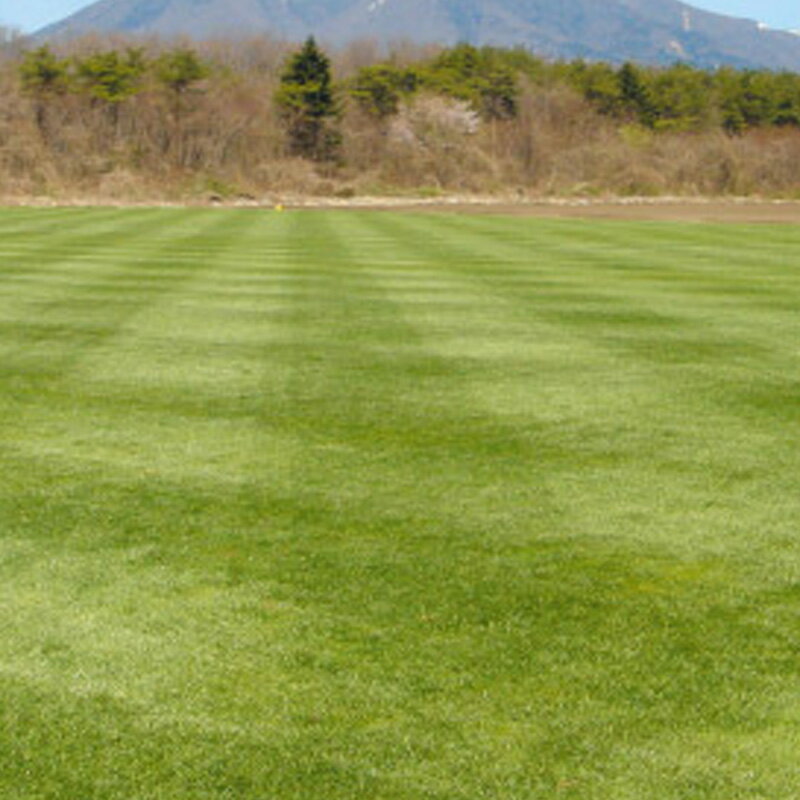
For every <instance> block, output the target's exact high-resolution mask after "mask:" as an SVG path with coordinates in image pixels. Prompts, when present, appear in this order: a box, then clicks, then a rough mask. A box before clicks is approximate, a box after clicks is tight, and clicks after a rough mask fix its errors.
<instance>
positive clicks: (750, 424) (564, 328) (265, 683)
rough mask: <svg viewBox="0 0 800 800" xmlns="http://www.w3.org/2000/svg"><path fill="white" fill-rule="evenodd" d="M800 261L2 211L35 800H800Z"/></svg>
mask: <svg viewBox="0 0 800 800" xmlns="http://www.w3.org/2000/svg"><path fill="white" fill-rule="evenodd" d="M799 311H800V227H792V226H785V227H778V226H774V227H772V226H761V227H758V226H749V227H748V226H722V225H688V224H676V223H635V224H634V223H626V222H611V221H609V222H585V221H574V220H573V221H542V220H538V221H537V220H530V219H519V218H514V219H512V218H504V217H490V216H486V217H465V216H456V215H423V214H400V213H397V214H395V213H391V214H390V213H381V212H327V213H325V212H289V213H285V214H278V213H274V212H269V211H252V210H231V211H225V210H197V209H195V210H124V211H123V210H113V209H98V210H47V211H42V210H31V209H17V210H5V211H2V212H0V470H2V473H1V474H2V481H1V482H0V797H2V798H3V799H4V800H15V799H17V798H26V799H27V798H37V800H38V799H40V798H48V799H50V798H65V799H66V800H90V799H93V798H96V799H97V800H110V799H112V798H113V799H114V800H116V799H117V798H119V800H140V799H143V798H148V799H149V798H152V799H155V798H158V799H159V800H161V799H166V798H169V799H172V798H176V799H182V798H247V799H248V800H249V799H250V798H253V799H258V800H261V799H262V798H263V799H264V800H272V799H273V798H274V799H275V800H344V799H345V798H347V799H353V798H357V799H358V800H362V799H363V800H412V799H413V800H420V799H422V798H430V799H431V800H451V799H452V800H477V799H478V798H491V800H509V799H510V798H515V799H516V798H526V799H527V798H561V797H564V798H581V799H582V800H583V799H584V798H592V799H596V800H649V799H650V798H655V799H656V800H662V799H664V800H667V799H672V798H686V799H687V800H696V799H698V798H719V800H735V799H736V798H748V800H752V798H764V800H779V799H780V798H787V799H789V798H791V799H793V800H795V799H796V798H797V797H798V796H800V758H798V753H800V615H799V613H798V609H800V546H799V545H800V542H799V541H798V534H799V531H798V523H799V522H800V314H799V313H798V312H799Z"/></svg>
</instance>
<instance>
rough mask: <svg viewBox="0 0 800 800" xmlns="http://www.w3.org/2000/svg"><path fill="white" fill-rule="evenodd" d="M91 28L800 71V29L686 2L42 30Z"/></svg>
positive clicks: (144, 8)
mask: <svg viewBox="0 0 800 800" xmlns="http://www.w3.org/2000/svg"><path fill="white" fill-rule="evenodd" d="M91 31H98V32H114V33H128V34H157V35H163V36H177V35H183V36H189V37H193V38H198V39H204V38H210V37H213V36H220V35H228V36H239V35H243V34H248V35H252V34H254V33H268V34H271V35H273V36H276V37H278V38H282V39H288V40H299V39H302V38H304V37H305V36H307V35H310V34H313V35H315V36H317V38H318V39H320V40H321V41H323V42H326V43H328V44H332V45H344V44H346V43H347V42H349V41H352V40H355V39H364V38H368V39H374V40H376V41H379V42H391V41H397V40H402V39H408V40H411V41H415V42H419V43H432V42H435V43H439V44H443V45H451V44H455V43H456V42H459V41H465V42H470V43H472V44H476V45H487V44H488V45H497V46H505V47H511V46H523V47H526V48H528V49H530V50H532V51H534V52H536V53H537V54H539V55H542V56H545V57H550V58H587V59H592V60H606V61H612V62H620V61H625V60H633V61H639V62H642V63H651V64H659V63H664V64H666V63H670V62H674V61H685V62H687V63H691V64H694V65H696V66H701V67H717V66H721V65H731V66H735V67H743V68H746V67H766V68H770V69H785V70H791V71H800V36H797V35H796V34H794V33H791V32H789V31H775V30H771V29H766V28H765V27H764V26H761V25H760V24H759V23H757V22H756V21H754V20H746V19H739V18H735V17H727V16H724V15H720V14H715V13H712V12H708V11H702V10H700V9H698V8H695V7H693V6H691V5H688V4H686V3H683V2H680V0H607V2H605V3H603V4H602V6H601V5H600V4H598V3H597V0H558V1H557V2H556V1H555V0H99V1H98V2H95V3H92V4H91V5H89V6H87V7H86V8H84V9H82V10H80V11H78V12H76V13H75V14H72V15H70V16H68V17H67V18H65V19H64V20H62V21H61V22H58V23H55V24H54V25H50V26H48V27H46V28H44V29H42V30H41V31H39V32H38V33H37V34H36V37H37V38H39V39H47V38H52V37H63V36H74V35H80V34H84V33H88V32H91Z"/></svg>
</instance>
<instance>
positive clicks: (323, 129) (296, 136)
mask: <svg viewBox="0 0 800 800" xmlns="http://www.w3.org/2000/svg"><path fill="white" fill-rule="evenodd" d="M276 102H277V105H278V108H279V110H280V113H281V116H282V118H283V120H284V123H285V125H286V132H287V136H288V139H289V149H290V151H291V152H292V153H293V154H294V155H298V156H302V157H303V158H311V159H313V160H315V161H329V160H332V159H333V158H335V156H336V152H337V150H338V146H339V142H340V138H339V135H338V133H337V132H336V131H335V130H334V128H333V127H332V124H331V123H332V121H333V120H334V119H335V118H336V117H337V116H338V109H337V106H336V98H335V97H334V92H333V82H332V79H331V69H330V61H329V60H328V58H327V56H326V55H325V54H324V53H323V52H322V51H321V50H320V49H319V48H318V47H317V43H316V42H315V41H314V38H313V37H309V38H308V39H307V40H306V43H305V44H304V45H303V47H302V49H301V50H300V51H298V52H297V53H295V54H294V55H293V56H292V57H291V58H290V59H289V62H288V64H287V65H286V69H285V70H284V72H283V74H282V75H281V86H280V88H279V90H278V92H277V96H276Z"/></svg>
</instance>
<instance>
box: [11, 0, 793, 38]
mask: <svg viewBox="0 0 800 800" xmlns="http://www.w3.org/2000/svg"><path fill="white" fill-rule="evenodd" d="M598 2H602V0H598ZM87 5H90V3H89V0H0V25H10V26H12V27H15V28H21V29H22V30H25V31H32V30H36V28H39V27H41V26H42V25H46V24H47V23H48V22H55V21H56V20H58V19H61V18H62V17H65V16H66V15H67V14H70V13H71V12H73V11H77V10H78V9H79V8H82V7H83V6H87ZM691 5H695V6H698V7H699V8H706V9H708V10H709V11H718V12H720V13H722V14H733V15H735V16H741V17H752V18H753V19H759V20H761V21H762V22H766V23H767V24H769V25H772V26H774V27H776V28H800V2H798V0H694V1H693V2H692V3H691Z"/></svg>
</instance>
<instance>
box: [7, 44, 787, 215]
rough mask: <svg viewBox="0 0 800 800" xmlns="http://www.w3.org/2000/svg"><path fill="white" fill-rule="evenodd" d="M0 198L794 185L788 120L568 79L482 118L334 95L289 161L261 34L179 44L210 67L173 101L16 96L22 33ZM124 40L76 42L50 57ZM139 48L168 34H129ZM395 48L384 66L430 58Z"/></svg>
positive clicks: (753, 189) (697, 190)
mask: <svg viewBox="0 0 800 800" xmlns="http://www.w3.org/2000/svg"><path fill="white" fill-rule="evenodd" d="M0 41H2V44H0V196H3V197H5V198H7V199H11V198H15V197H16V198H21V197H36V196H40V197H54V198H59V199H66V198H71V197H89V198H95V199H97V200H120V201H125V200H128V201H145V200H156V199H162V200H181V199H184V200H185V199H192V198H196V199H209V198H219V199H223V200H227V199H236V198H255V199H259V200H261V199H265V198H269V197H277V196H281V195H285V194H294V195H310V196H323V195H334V196H340V197H347V196H351V195H362V194H375V195H389V194H400V195H403V194H408V195H412V194H423V195H436V194H439V193H481V194H491V193H498V194H506V195H508V194H514V195H517V196H520V197H532V196H557V197H569V196H581V197H582V196H589V197H591V196H603V195H648V196H650V195H652V196H657V195H660V194H670V195H677V194H680V195H689V196H699V195H764V196H777V197H795V196H797V195H798V193H800V131H798V129H797V128H794V127H791V128H774V129H770V130H754V131H749V132H746V133H743V134H740V135H733V136H732V135H729V134H727V133H725V132H723V131H722V130H720V129H707V130H702V131H695V132H666V131H661V132H653V131H650V130H646V129H644V128H642V127H640V126H636V125H624V124H620V122H619V120H615V119H612V118H610V117H608V116H603V115H602V114H600V113H599V112H598V111H597V110H596V109H595V108H594V107H593V106H592V105H591V104H590V103H589V102H588V101H587V100H585V99H584V98H583V97H582V96H581V95H580V94H578V93H577V92H575V91H574V90H572V89H570V88H569V87H568V86H566V85H549V86H547V85H544V86H543V85H541V84H534V83H528V84H525V83H523V85H521V87H520V94H519V98H518V113H517V115H516V118H514V119H510V120H494V121H485V120H482V119H481V118H480V117H479V116H478V115H477V114H476V113H475V112H473V111H472V110H471V109H470V107H469V106H468V105H467V104H466V103H465V102H463V101H459V100H454V99H450V98H445V97H442V96H437V95H433V94H430V93H428V94H426V93H421V94H419V95H416V96H415V97H414V98H413V99H412V100H409V101H407V102H406V104H405V105H404V106H403V107H402V108H401V110H400V112H399V113H398V114H397V115H395V116H393V117H391V118H389V119H377V118H376V117H374V116H371V115H369V114H367V113H365V112H364V111H363V110H362V109H360V108H359V107H358V106H357V105H356V104H355V103H352V102H348V101H347V99H346V97H345V96H344V93H342V100H341V106H342V113H341V119H340V121H339V127H340V129H341V132H342V141H343V146H342V152H341V158H340V159H339V160H338V161H337V162H336V163H328V164H316V163H311V162H309V161H306V160H303V159H298V158H293V157H290V156H289V154H288V149H287V146H286V142H285V137H284V132H283V130H282V128H281V124H280V119H279V118H278V116H277V115H276V112H275V108H274V103H273V94H274V92H275V90H276V88H277V86H278V83H279V76H280V72H281V68H282V65H283V63H284V62H285V59H286V56H287V54H288V53H289V52H290V51H291V49H292V47H291V46H290V45H287V44H286V43H283V42H278V41H274V40H271V39H268V38H258V39H253V40H250V41H245V42H231V41H216V42H214V41H212V42H205V43H199V44H193V45H192V46H194V47H196V49H197V51H198V53H199V54H200V56H201V57H202V58H203V59H205V60H206V61H207V62H208V63H210V64H212V65H213V69H212V71H211V74H210V76H209V77H208V78H206V79H205V80H204V81H202V83H200V84H198V86H197V87H196V88H195V89H194V90H193V91H192V92H190V93H189V94H188V95H187V97H186V98H184V100H183V102H182V103H181V107H180V109H179V111H177V110H176V108H175V105H174V102H173V98H171V97H170V96H169V94H168V93H167V92H165V90H164V88H163V87H160V86H158V85H157V84H156V83H155V82H154V81H152V79H149V81H150V82H149V83H147V84H146V85H145V86H144V88H143V90H142V91H140V92H139V93H137V94H135V95H134V96H132V97H130V98H128V99H127V100H125V102H122V103H119V104H117V105H116V106H115V107H114V109H112V111H113V113H111V112H110V110H109V108H108V106H107V105H104V104H102V103H97V102H95V101H93V100H92V99H91V98H88V97H86V96H84V95H81V94H80V93H75V92H69V91H67V92H63V93H59V94H56V95H53V96H51V97H48V98H47V102H46V103H44V104H42V103H41V101H40V100H37V99H36V98H35V97H32V96H30V95H27V94H26V93H24V92H23V90H22V88H21V85H20V80H19V58H20V49H21V42H20V41H18V40H14V39H13V38H10V37H7V36H0ZM130 44H131V43H130V41H127V40H120V41H115V40H111V39H103V40H99V39H93V38H92V39H83V40H80V41H77V42H72V43H70V44H68V45H66V44H64V45H62V46H61V49H60V50H59V54H60V55H62V56H69V55H73V54H80V53H87V52H92V51H96V50H98V49H108V48H109V47H122V48H124V47H126V46H129V45H130ZM136 44H137V45H141V46H144V47H145V48H146V51H147V53H148V56H152V57H156V56H157V55H158V53H159V52H161V51H163V50H165V49H166V48H169V47H174V46H175V44H176V43H174V42H162V41H157V40H152V41H146V42H137V43H136ZM430 54H431V50H430V48H426V49H423V48H417V47H414V46H412V45H399V46H397V47H396V48H394V50H393V51H392V53H391V54H390V59H391V60H392V61H393V62H394V63H395V64H404V63H411V62H412V61H414V60H415V59H420V58H422V57H426V56H429V55H430ZM381 58H384V59H385V58H386V53H385V52H381V51H380V49H379V48H378V47H377V46H376V45H375V44H373V43H371V42H357V43H355V44H353V45H351V46H350V47H348V48H347V49H345V50H342V51H340V52H337V53H334V54H333V56H332V60H333V68H334V73H335V75H336V77H337V79H339V80H340V81H344V80H346V79H347V78H348V76H350V75H352V74H353V73H354V72H355V71H356V70H357V69H359V68H361V67H363V66H365V65H368V64H372V63H375V62H376V61H378V60H379V59H381Z"/></svg>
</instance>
